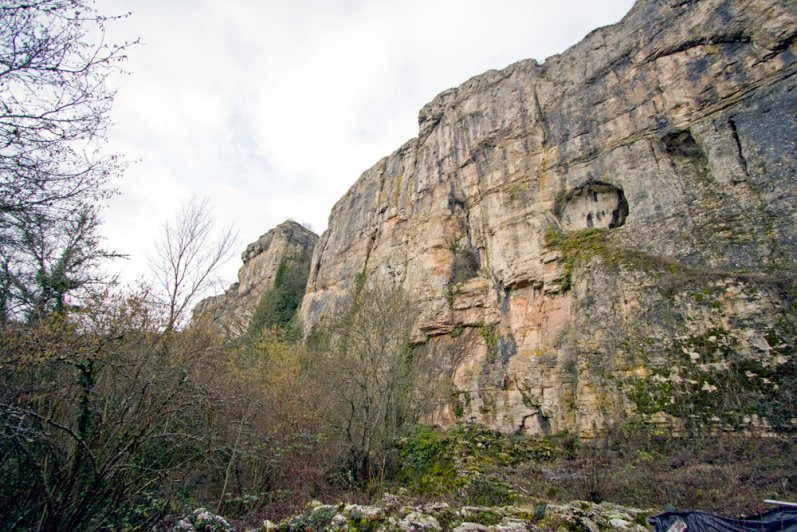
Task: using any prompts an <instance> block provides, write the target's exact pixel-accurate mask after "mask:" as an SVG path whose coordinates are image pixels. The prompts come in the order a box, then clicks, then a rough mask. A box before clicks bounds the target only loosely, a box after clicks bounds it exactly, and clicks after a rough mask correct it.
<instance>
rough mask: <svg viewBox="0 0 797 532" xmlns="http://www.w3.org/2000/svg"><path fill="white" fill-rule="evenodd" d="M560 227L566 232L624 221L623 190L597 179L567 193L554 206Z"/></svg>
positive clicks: (613, 225) (609, 225)
mask: <svg viewBox="0 0 797 532" xmlns="http://www.w3.org/2000/svg"><path fill="white" fill-rule="evenodd" d="M555 212H556V215H557V217H558V218H559V221H560V222H561V224H562V228H564V229H565V230H568V231H573V230H579V229H589V228H603V229H614V228H615V227H620V226H622V225H623V224H625V220H626V217H627V216H628V201H627V200H626V198H625V193H624V192H623V189H622V188H620V187H618V186H615V185H612V184H610V183H604V182H601V181H591V182H589V183H587V184H585V185H583V186H580V187H576V188H574V189H573V190H571V191H570V192H568V193H567V194H566V195H565V196H564V197H563V198H562V199H561V200H560V201H559V202H557V206H556V208H555Z"/></svg>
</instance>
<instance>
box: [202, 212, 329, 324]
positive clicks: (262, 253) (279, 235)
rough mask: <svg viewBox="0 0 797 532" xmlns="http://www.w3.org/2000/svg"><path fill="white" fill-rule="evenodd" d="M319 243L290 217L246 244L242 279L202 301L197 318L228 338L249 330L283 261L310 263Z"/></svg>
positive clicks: (316, 236)
mask: <svg viewBox="0 0 797 532" xmlns="http://www.w3.org/2000/svg"><path fill="white" fill-rule="evenodd" d="M316 242H318V235H316V234H315V233H313V232H312V231H310V230H309V229H306V228H304V227H303V226H301V225H300V224H298V223H296V222H294V221H291V220H288V221H286V222H283V223H281V224H280V225H278V226H277V227H275V228H274V229H271V230H270V231H268V232H267V233H266V234H264V235H262V236H261V237H260V238H258V239H257V240H256V241H255V242H252V243H251V244H249V245H248V246H246V250H245V251H244V252H243V253H242V254H241V260H242V261H243V266H241V268H240V269H239V270H238V282H237V283H235V284H233V285H232V286H230V287H229V288H228V289H227V291H226V292H224V293H223V294H221V295H218V296H215V297H210V298H207V299H204V300H202V301H200V302H199V303H198V304H197V306H196V308H195V309H194V315H193V321H194V322H200V321H201V322H202V323H204V324H206V325H207V326H209V327H211V329H212V330H213V331H214V332H216V333H218V334H221V335H223V336H224V337H236V336H240V335H241V334H243V332H245V331H246V329H247V326H248V324H249V320H250V319H251V317H252V313H253V312H254V310H255V308H256V307H257V304H258V302H259V301H260V298H261V296H262V295H263V293H264V292H265V291H266V290H268V289H269V288H272V287H273V286H274V281H275V279H276V276H277V270H278V269H279V266H280V264H281V263H282V262H283V261H293V262H295V263H297V264H300V263H304V262H306V260H307V258H308V257H309V256H310V255H311V254H312V253H313V248H314V247H315V245H316Z"/></svg>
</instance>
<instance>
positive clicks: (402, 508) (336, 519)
mask: <svg viewBox="0 0 797 532" xmlns="http://www.w3.org/2000/svg"><path fill="white" fill-rule="evenodd" d="M403 502H404V501H402V500H401V499H400V498H399V497H396V496H393V495H391V494H389V493H386V494H384V496H383V498H382V501H381V504H379V505H374V506H366V505H359V504H346V503H340V504H337V505H334V504H322V503H320V502H318V501H313V502H311V503H310V504H309V505H308V508H307V510H306V511H305V512H304V513H302V514H300V515H297V516H293V517H291V518H289V519H286V520H284V521H282V522H281V523H279V524H278V525H275V524H273V523H271V522H270V521H266V522H265V523H263V526H262V527H261V528H260V530H264V531H269V530H273V531H278V532H279V531H291V530H395V531H423V530H425V531H430V532H431V531H440V532H442V531H453V532H531V531H535V530H560V529H563V530H594V531H600V530H628V531H645V530H649V529H648V527H647V526H645V525H646V524H647V523H646V519H647V516H648V515H649V514H650V512H649V511H648V512H645V511H643V510H640V509H637V508H628V507H623V506H619V505H617V504H611V503H602V504H594V503H590V502H586V501H573V502H571V503H569V504H551V503H545V502H539V503H537V504H536V505H527V506H505V507H500V506H499V507H493V506H489V507H487V506H463V507H461V508H452V507H451V506H449V505H448V504H447V503H445V502H430V503H427V504H424V505H418V506H412V505H409V504H406V503H403ZM402 503H403V504H402Z"/></svg>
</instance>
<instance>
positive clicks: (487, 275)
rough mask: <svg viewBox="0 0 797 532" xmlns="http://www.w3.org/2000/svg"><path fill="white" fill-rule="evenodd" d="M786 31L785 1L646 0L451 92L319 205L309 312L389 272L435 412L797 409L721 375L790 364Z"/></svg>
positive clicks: (576, 419) (796, 106)
mask: <svg viewBox="0 0 797 532" xmlns="http://www.w3.org/2000/svg"><path fill="white" fill-rule="evenodd" d="M795 35H797V9H796V8H795V5H794V3H793V2H791V1H789V0H751V1H744V2H743V1H741V0H699V1H697V0H639V1H638V2H637V4H636V5H635V6H634V7H633V9H632V10H631V11H630V12H629V13H628V15H627V16H626V17H625V18H624V19H623V20H622V21H621V22H620V23H618V24H616V25H614V26H610V27H606V28H601V29H598V30H596V31H594V32H592V33H590V34H589V35H588V36H587V37H586V38H585V39H584V40H583V41H582V42H580V43H579V44H577V45H575V46H573V47H572V48H570V49H569V50H567V51H566V52H564V53H562V54H561V55H558V56H554V57H551V58H549V59H547V60H546V61H545V62H544V63H543V64H539V63H537V62H536V61H533V60H526V61H521V62H518V63H515V64H513V65H511V66H509V67H507V68H505V69H503V70H500V71H489V72H487V73H485V74H482V75H480V76H477V77H474V78H472V79H471V80H469V81H467V82H465V83H464V84H463V85H461V86H459V87H457V88H455V89H450V90H447V91H445V92H443V93H442V94H440V95H439V96H437V97H436V98H435V99H434V100H433V101H432V102H431V103H429V104H428V105H426V106H425V107H424V108H423V109H422V110H421V112H420V115H419V135H418V137H417V138H415V139H412V140H410V141H409V142H407V143H406V144H405V145H404V146H402V147H401V148H399V149H398V150H397V151H395V152H394V153H393V154H391V155H390V156H388V157H386V158H384V159H382V160H381V161H379V162H378V163H377V164H376V165H375V166H374V167H372V168H371V169H369V170H367V171H366V172H365V173H364V174H363V175H362V176H361V177H360V179H359V180H358V181H357V182H356V183H355V184H354V185H353V186H352V187H351V189H350V190H349V191H348V192H347V193H346V195H345V196H344V197H343V198H341V199H340V200H339V201H338V203H337V204H336V205H335V206H334V208H333V210H332V213H331V215H330V219H329V228H328V229H327V231H326V232H325V233H324V234H323V235H322V237H321V239H320V241H319V243H318V245H317V246H316V248H315V252H314V255H313V260H312V267H311V272H310V277H309V280H308V285H307V292H306V295H305V297H304V301H303V304H302V307H301V316H302V318H303V321H304V323H305V324H306V325H310V326H312V325H313V324H315V323H318V322H319V321H321V320H322V319H323V318H324V316H326V315H329V313H330V312H332V311H334V310H335V309H336V308H337V307H338V306H340V305H341V304H342V302H343V301H344V299H345V295H346V294H347V293H348V292H349V291H350V290H351V289H352V287H353V286H354V285H355V283H356V281H357V279H358V278H361V277H360V274H365V277H366V278H367V279H368V280H369V282H373V283H389V284H392V285H397V286H402V287H404V288H405V289H406V290H407V291H409V292H410V293H411V294H412V295H413V296H414V297H415V298H416V299H417V301H419V303H420V305H421V307H422V313H421V316H420V318H419V320H418V322H417V324H416V329H415V336H416V339H417V340H418V341H419V342H424V343H426V345H427V346H428V353H429V356H430V357H433V358H434V359H435V362H436V363H437V365H438V367H439V374H440V382H439V384H440V385H441V386H443V385H445V386H450V388H451V397H453V399H452V401H451V402H450V403H449V404H445V405H440V407H439V409H438V410H437V414H436V415H435V417H434V419H432V421H434V422H437V423H440V424H443V425H446V424H450V423H452V422H454V421H455V420H458V419H464V420H473V421H478V422H481V423H484V424H486V425H488V426H490V427H493V428H496V429H500V430H503V431H518V432H523V433H528V434H531V433H547V432H556V431H560V430H565V429H567V430H571V431H575V432H577V433H579V434H581V435H584V436H589V435H592V434H594V433H595V432H596V431H600V430H603V429H604V428H606V427H607V426H608V425H610V424H611V423H612V422H614V421H616V420H618V419H622V418H624V417H627V416H636V415H644V416H647V417H648V418H650V419H652V420H658V421H662V422H668V423H673V422H674V421H673V420H674V419H675V418H676V417H679V416H680V418H681V419H691V418H692V417H694V415H696V414H695V412H702V413H706V415H709V414H708V413H707V412H716V411H717V410H719V411H720V412H722V411H723V408H724V409H725V411H728V412H731V413H733V415H734V416H736V417H737V418H738V419H743V420H744V422H747V423H755V422H761V423H772V421H771V420H772V419H775V418H776V417H777V416H780V418H778V419H781V421H782V422H783V423H786V424H789V423H792V422H793V421H792V420H791V418H790V416H791V413H790V411H788V409H786V410H785V411H779V412H778V413H773V412H765V411H758V410H756V411H748V410H746V409H742V408H734V407H732V406H729V404H725V403H724V402H723V401H724V399H723V398H724V397H725V395H723V394H725V393H726V392H727V393H728V394H731V393H732V392H733V390H730V389H727V390H726V389H723V388H722V386H726V385H727V383H729V382H731V383H734V384H733V385H732V386H735V387H738V388H739V389H749V388H750V386H752V387H754V388H755V389H756V390H757V392H756V393H759V392H760V394H762V397H775V399H774V401H775V402H777V401H778V399H777V395H778V394H780V393H782V390H783V388H782V383H781V384H778V383H777V382H775V381H774V380H773V379H774V376H775V375H776V374H778V373H781V374H782V373H783V371H779V370H778V368H781V369H782V368H783V367H785V366H783V365H784V364H787V361H788V360H790V358H789V356H788V355H789V353H790V349H791V348H790V347H789V346H791V345H792V344H791V343H790V342H792V341H793V335H792V336H789V334H791V333H789V331H790V330H792V329H789V327H790V325H789V326H786V325H785V324H790V323H792V320H793V318H794V310H793V303H792V298H793V288H792V287H791V286H790V285H789V281H790V279H793V278H794V271H795V270H794V265H795V259H797V197H796V195H795V192H796V190H797V185H795V175H797V160H796V158H795V153H797V121H795V119H794V117H795V116H797V76H795V75H794V74H795V73H796V72H797V58H796V57H795V53H797V45H796V44H795ZM784 279H785V281H784ZM740 361H745V362H744V363H742V362H740ZM748 362H749V363H748ZM789 367H791V366H789ZM789 371H791V370H789ZM745 379H746V380H745ZM765 381H766V382H765ZM722 383H726V384H722ZM750 383H752V384H751V385H750V386H747V385H748V384H750ZM778 390H781V391H778ZM665 391H667V393H669V399H668V400H663V399H662V398H661V397H662V394H664V392H665ZM680 392H683V394H682V396H679V395H678V394H679V393H680ZM673 402H675V403H677V404H675V406H673ZM692 403H695V404H692ZM723 405H724V406H723ZM679 408H682V409H681V410H679ZM711 415H714V414H711ZM767 416H768V417H767ZM715 417H716V416H715ZM765 417H766V419H764V418H765ZM794 417H797V415H795V416H794ZM762 420H763V421H762ZM726 421H727V422H729V423H730V422H731V420H726V419H724V418H723V419H722V420H721V422H723V423H724V422H726ZM795 422H797V421H795Z"/></svg>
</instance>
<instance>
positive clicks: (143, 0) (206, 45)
mask: <svg viewBox="0 0 797 532" xmlns="http://www.w3.org/2000/svg"><path fill="white" fill-rule="evenodd" d="M632 4H633V1H632V0H558V1H551V0H370V1H366V0H325V1H322V0H260V1H257V0H225V1H219V0H97V7H98V9H99V10H100V11H101V12H102V13H103V14H107V15H110V14H117V13H124V12H127V11H132V15H131V16H130V17H129V18H128V19H126V20H124V21H121V22H117V23H115V24H113V25H112V26H111V27H110V28H109V40H110V41H113V42H121V41H124V40H132V39H135V38H137V37H139V38H140V39H141V42H142V44H141V45H140V46H137V47H135V48H133V49H131V50H130V53H129V60H128V62H127V63H126V69H127V70H128V72H129V75H127V76H125V77H124V78H121V79H116V80H115V85H116V86H118V94H117V97H116V102H115V105H114V109H113V113H112V120H113V122H114V125H113V127H112V128H111V130H110V132H109V149H110V150H111V151H112V152H114V153H121V154H124V155H125V156H126V158H127V160H128V161H132V162H133V164H132V165H131V166H130V168H129V169H128V171H127V172H126V174H125V177H124V178H122V179H121V180H119V181H117V182H116V183H114V184H115V186H116V188H118V190H119V191H120V194H119V195H118V196H117V197H115V198H114V199H113V200H112V201H111V202H110V205H109V206H108V208H107V209H106V210H105V216H104V218H105V225H104V233H105V235H106V236H107V239H108V242H107V243H108V246H109V247H111V248H113V249H115V250H117V251H120V252H122V253H127V254H129V255H130V259H129V260H126V261H118V262H117V263H115V264H114V270H115V271H118V272H120V274H121V278H122V280H124V281H128V282H129V281H133V280H135V279H136V278H138V277H141V276H144V275H146V271H147V266H146V264H147V263H146V257H147V256H148V255H149V254H151V253H152V247H153V242H154V240H155V239H156V237H157V235H158V233H159V231H160V230H161V229H160V228H161V227H162V225H163V222H164V220H165V219H166V218H168V217H170V216H173V215H174V213H175V212H176V210H177V209H178V207H179V205H180V203H181V202H183V201H185V200H187V199H188V198H190V197H191V196H192V195H199V196H204V197H207V198H209V200H210V202H211V204H212V205H213V208H214V213H215V217H216V219H217V220H218V223H219V225H220V226H227V225H231V224H232V225H234V226H235V227H236V228H237V230H238V233H239V242H238V245H237V246H236V250H237V251H236V256H235V257H234V259H233V260H232V261H231V262H230V263H228V265H227V267H226V269H225V270H224V271H223V277H224V281H225V283H226V284H229V283H231V282H233V281H234V280H235V273H236V271H237V270H238V267H239V266H240V259H239V258H238V256H239V255H238V253H239V252H240V251H242V250H243V247H244V246H245V245H246V244H247V243H249V242H252V241H254V240H255V239H257V237H258V236H260V235H261V234H263V233H265V232H266V231H267V230H268V229H270V228H272V227H274V226H275V225H277V224H279V223H281V222H282V221H284V220H285V219H287V218H292V219H294V220H296V221H298V222H303V223H304V222H306V223H309V224H310V225H311V226H312V229H313V230H314V231H315V232H317V233H319V234H320V233H321V232H322V231H323V230H324V229H326V225H327V218H328V216H329V212H330V209H331V208H332V205H333V204H334V203H335V202H336V201H337V200H338V199H339V198H340V197H341V196H342V195H343V194H344V193H345V192H346V190H347V189H348V188H349V187H350V186H351V185H352V184H353V183H354V182H355V180H356V179H357V178H358V177H359V176H360V174H361V173H362V172H363V171H365V170H366V169H367V168H369V167H371V166H372V165H373V164H375V163H376V162H377V161H378V160H379V159H380V158H382V157H383V156H386V155H388V154H390V153H391V152H392V151H394V150H395V149H396V148H398V147H399V146H401V145H402V144H403V143H404V142H405V141H407V140H409V139H410V138H412V137H414V136H416V135H417V128H418V124H417V115H418V111H419V110H420V108H421V107H422V106H423V105H424V104H426V103H427V102H429V101H431V100H432V99H433V98H434V96H435V95H436V94H438V93H440V92H442V91H443V90H445V89H447V88H449V87H454V86H457V85H459V84H461V83H463V82H464V81H466V80H467V79H468V78H470V77H472V76H474V75H477V74H480V73H482V72H484V71H486V70H489V69H493V68H495V69H500V68H503V67H505V66H507V65H509V64H510V63H513V62H515V61H518V60H520V59H525V58H535V59H537V60H538V61H543V60H544V59H545V58H546V57H548V56H550V55H553V54H556V53H560V52H562V51H563V50H565V49H566V48H567V47H569V46H571V45H573V44H575V43H576V42H578V41H579V40H580V39H581V38H582V37H584V35H586V34H587V33H588V32H589V31H591V30H593V29H595V28H597V27H599V26H605V25H607V24H611V23H614V22H617V21H618V20H620V18H622V16H623V15H624V14H625V13H626V12H627V11H628V10H629V9H630V7H631V5H632Z"/></svg>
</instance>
